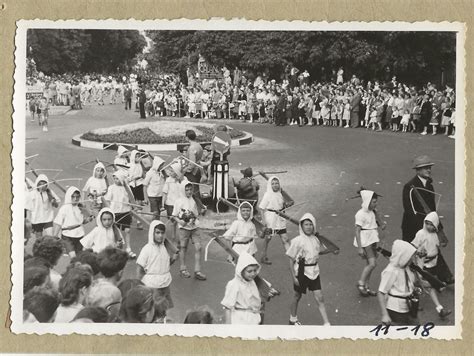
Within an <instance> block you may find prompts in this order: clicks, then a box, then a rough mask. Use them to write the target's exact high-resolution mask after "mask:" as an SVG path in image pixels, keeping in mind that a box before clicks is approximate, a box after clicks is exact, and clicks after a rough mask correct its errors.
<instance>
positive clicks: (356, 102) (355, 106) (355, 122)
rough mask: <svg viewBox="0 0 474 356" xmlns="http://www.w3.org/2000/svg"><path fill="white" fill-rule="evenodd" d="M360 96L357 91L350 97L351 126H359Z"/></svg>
mask: <svg viewBox="0 0 474 356" xmlns="http://www.w3.org/2000/svg"><path fill="white" fill-rule="evenodd" d="M360 102H361V96H360V94H359V92H358V91H356V92H355V93H354V95H353V96H352V98H351V103H350V104H351V127H359V106H360Z"/></svg>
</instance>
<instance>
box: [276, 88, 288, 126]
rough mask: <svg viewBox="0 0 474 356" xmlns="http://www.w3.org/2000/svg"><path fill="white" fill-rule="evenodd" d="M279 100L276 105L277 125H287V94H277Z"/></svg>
mask: <svg viewBox="0 0 474 356" xmlns="http://www.w3.org/2000/svg"><path fill="white" fill-rule="evenodd" d="M277 96H278V100H277V102H276V105H275V112H274V116H275V125H276V126H285V124H286V96H285V95H280V94H277Z"/></svg>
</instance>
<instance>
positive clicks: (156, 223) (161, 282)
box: [137, 220, 178, 309]
mask: <svg viewBox="0 0 474 356" xmlns="http://www.w3.org/2000/svg"><path fill="white" fill-rule="evenodd" d="M165 231H166V228H165V224H164V223H163V222H161V221H160V220H153V221H152V222H151V223H150V227H149V229H148V243H147V244H146V245H145V246H143V248H142V250H141V251H140V254H139V255H138V258H137V277H138V279H140V280H141V281H142V282H143V283H144V284H145V286H147V287H149V288H152V289H153V296H154V298H155V301H156V302H159V300H160V299H161V298H165V299H166V302H167V305H166V309H169V308H172V307H173V300H172V299H171V294H170V285H171V281H172V278H171V273H170V266H171V264H172V263H173V262H174V261H175V260H176V259H177V257H178V256H177V254H176V255H174V256H173V257H172V258H170V255H169V253H168V251H167V250H166V247H165V243H164V241H165Z"/></svg>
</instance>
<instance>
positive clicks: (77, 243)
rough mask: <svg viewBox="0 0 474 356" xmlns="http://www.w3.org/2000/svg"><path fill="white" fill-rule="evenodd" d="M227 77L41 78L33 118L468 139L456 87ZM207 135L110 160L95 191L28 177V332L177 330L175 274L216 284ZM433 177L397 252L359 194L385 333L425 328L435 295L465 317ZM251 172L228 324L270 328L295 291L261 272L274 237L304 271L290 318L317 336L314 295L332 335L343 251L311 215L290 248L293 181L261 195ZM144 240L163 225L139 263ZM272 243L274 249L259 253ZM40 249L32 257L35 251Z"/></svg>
mask: <svg viewBox="0 0 474 356" xmlns="http://www.w3.org/2000/svg"><path fill="white" fill-rule="evenodd" d="M221 74H222V75H221V76H220V77H219V78H217V79H203V78H199V73H198V74H195V73H194V74H193V73H191V72H190V71H188V78H187V83H186V84H185V83H184V82H183V81H181V80H180V78H179V77H178V76H176V75H146V74H143V73H142V74H139V75H136V74H120V75H113V76H103V75H100V74H70V75H69V74H66V75H53V76H50V77H48V76H41V77H39V76H36V77H34V78H28V85H29V86H32V87H35V88H41V89H39V90H40V91H42V93H41V94H40V95H39V96H32V97H31V99H30V100H29V103H28V105H29V111H30V112H31V119H32V121H35V117H36V118H38V122H39V124H40V125H42V126H43V130H44V131H47V130H48V126H47V120H48V111H49V110H50V108H51V107H52V106H71V108H72V109H75V110H81V109H82V108H83V106H84V105H100V106H102V105H113V104H120V105H123V106H124V109H125V110H136V111H138V112H140V117H141V118H143V119H146V118H147V117H153V116H170V117H186V118H189V119H190V120H192V119H194V118H199V119H231V120H242V121H248V122H249V123H262V124H264V123H267V124H274V125H277V126H286V125H289V126H294V125H298V126H332V127H338V128H357V127H364V128H366V129H370V130H373V131H382V130H392V131H394V132H401V133H407V132H416V133H420V134H421V135H426V134H428V133H430V134H432V135H436V134H438V133H443V134H445V135H450V137H454V131H455V92H454V90H453V89H451V88H449V87H446V88H445V89H438V88H437V87H436V86H435V85H434V84H431V83H427V84H426V85H425V86H423V87H422V88H416V87H415V86H408V85H405V84H403V83H399V82H398V81H397V78H396V77H393V78H392V80H391V81H388V82H384V83H382V82H379V81H373V82H371V81H361V80H360V79H359V78H357V76H356V75H352V77H350V78H349V79H345V77H344V70H343V69H342V68H340V69H339V70H338V71H337V72H336V73H335V77H334V78H332V80H329V81H312V80H311V77H310V74H309V73H308V72H307V71H303V72H302V73H300V72H299V70H298V69H297V68H295V67H293V66H289V67H288V68H287V70H286V71H285V74H284V75H283V76H282V78H281V79H280V80H279V81H276V80H269V79H267V78H266V77H265V76H264V75H256V76H250V75H248V74H246V73H245V72H243V71H241V70H240V69H238V68H236V69H235V70H234V71H233V73H232V74H231V72H230V70H228V69H227V68H223V69H222V73H221ZM222 127H224V130H225V125H221V128H222ZM439 129H443V131H442V132H441V131H440V130H439ZM195 139H196V134H195V132H194V131H192V130H188V131H187V132H186V140H187V142H188V143H189V146H188V147H187V149H186V150H185V151H184V152H183V153H182V155H181V156H180V157H179V158H178V159H177V160H173V161H171V162H166V161H165V160H164V159H163V158H161V157H160V156H159V155H152V154H150V153H148V152H144V151H138V150H134V149H132V150H130V149H128V148H126V147H124V146H119V147H118V151H117V156H116V158H115V160H114V162H113V163H112V162H111V163H107V162H99V161H96V162H94V166H93V167H91V176H90V178H89V179H88V180H87V183H86V184H85V186H84V187H83V188H82V189H79V188H77V187H74V186H70V187H69V188H68V189H64V188H63V187H62V186H61V185H60V184H59V182H58V181H54V180H53V181H50V180H49V179H48V177H47V176H46V175H45V174H42V173H41V169H38V170H37V171H35V170H34V169H32V170H31V171H32V173H33V174H34V175H35V177H36V179H35V181H34V182H33V181H32V180H30V179H28V178H26V180H25V196H26V199H25V261H24V279H23V291H24V322H55V323H69V322H89V323H90V322H93V323H108V322H125V323H128V322H131V323H165V322H167V310H168V309H170V308H173V307H174V303H173V299H172V292H171V291H172V281H173V277H172V275H171V272H170V271H171V265H172V264H173V263H175V262H177V263H179V274H178V276H179V278H183V279H188V278H191V277H193V278H194V279H196V280H198V281H201V282H203V284H202V285H205V284H206V283H209V282H206V281H207V276H206V275H205V274H204V272H203V263H202V259H203V242H202V234H203V233H205V232H204V231H201V229H200V227H199V219H200V217H202V216H205V215H206V211H207V207H206V206H205V205H204V203H203V201H201V195H200V190H199V186H200V185H201V184H205V183H209V179H212V178H211V177H212V167H213V160H214V159H215V157H214V152H212V151H210V149H208V148H203V147H202V146H201V145H200V144H199V143H197V142H196V141H195ZM433 165H434V163H433V162H432V161H431V160H430V159H429V157H427V156H420V157H417V158H416V159H415V160H414V162H413V167H412V168H413V169H414V170H415V171H416V175H415V177H414V178H413V180H412V181H410V182H408V183H407V184H406V185H405V188H404V190H403V210H404V215H403V222H402V235H403V239H402V240H395V242H394V243H393V246H392V251H391V252H390V251H387V250H383V249H380V248H379V246H378V243H379V242H380V240H381V235H382V231H383V230H384V229H385V227H386V222H385V221H383V219H382V218H381V216H380V215H379V214H378V212H377V204H378V198H379V197H380V196H379V194H377V193H376V192H374V191H372V190H369V189H361V190H360V191H359V192H358V195H357V197H358V198H360V199H361V208H360V210H358V211H357V212H355V230H354V236H355V237H354V241H353V245H354V247H355V252H354V255H356V254H358V255H359V256H360V257H361V258H362V265H363V266H362V271H361V274H360V276H354V280H356V278H358V280H357V282H355V283H354V284H355V288H357V290H358V293H360V295H361V296H364V297H368V298H369V297H377V302H374V303H375V304H379V305H380V310H381V318H380V320H381V322H383V323H385V324H390V323H393V324H401V325H412V324H416V323H419V321H418V319H417V312H418V308H419V306H418V302H419V299H420V297H421V295H422V294H423V293H425V294H426V295H428V296H429V297H430V299H431V300H432V302H433V304H434V307H435V308H436V312H437V313H438V315H439V317H440V318H446V317H447V316H448V315H449V314H450V313H451V311H450V310H448V309H447V308H444V307H443V306H442V305H441V303H440V301H439V298H438V294H439V293H440V292H441V291H443V290H445V289H446V287H447V286H448V285H452V284H453V283H454V278H453V275H452V274H451V272H450V270H449V268H448V266H447V265H446V263H445V261H444V259H443V257H442V254H441V249H440V247H442V246H443V245H444V243H445V241H444V240H442V239H441V238H440V236H441V235H440V234H441V233H442V231H443V226H442V224H441V222H440V219H439V216H438V215H437V212H436V204H435V198H434V197H435V192H434V188H433V186H432V184H431V182H432V178H431V167H432V166H433ZM242 174H243V177H242V178H241V179H240V180H239V181H238V182H237V183H235V188H236V191H237V195H236V196H237V198H238V200H237V206H236V208H237V209H236V212H235V216H234V221H233V222H232V224H231V225H230V226H229V227H228V228H227V229H226V231H225V232H223V233H222V236H220V237H219V238H222V239H223V241H224V242H223V246H224V247H225V249H226V251H230V252H229V253H230V256H229V262H230V263H233V264H234V265H235V277H234V278H233V279H232V280H230V281H229V282H228V283H227V285H225V286H224V285H223V286H222V293H221V295H220V296H218V297H219V298H222V300H221V305H222V307H223V308H224V310H225V322H226V323H233V324H254V325H257V324H263V323H264V309H265V303H267V302H268V301H269V300H270V299H271V298H272V297H274V296H276V295H278V294H279V292H278V291H277V290H276V289H274V286H273V285H272V284H271V283H270V282H269V281H267V280H265V279H263V277H261V276H260V271H261V264H265V265H268V266H270V265H271V264H272V261H270V259H269V258H268V256H267V249H268V246H269V244H270V243H271V241H272V240H273V241H274V240H280V241H281V242H282V246H283V249H284V252H283V253H282V256H281V258H285V256H286V258H287V259H289V263H290V274H289V276H288V278H291V282H290V283H291V284H292V288H293V292H294V293H293V295H292V298H291V300H290V301H288V304H289V311H290V313H289V314H290V315H289V320H285V321H284V323H288V324H289V325H301V322H300V321H299V319H298V317H297V311H298V305H299V302H300V300H301V298H302V297H303V294H306V292H307V291H310V294H311V295H312V297H313V298H314V300H315V301H316V306H317V309H318V312H319V313H320V316H321V318H322V321H323V323H324V325H326V326H329V325H331V324H330V320H329V319H330V315H328V312H327V310H326V307H325V302H324V297H323V293H322V285H323V284H322V282H324V281H325V280H324V278H320V274H321V273H323V274H324V270H323V269H321V270H320V263H319V262H320V258H321V256H322V255H324V254H327V253H331V252H332V253H335V248H334V247H333V244H331V243H330V242H328V241H325V240H324V238H323V237H322V236H320V235H319V234H318V225H317V220H316V218H315V217H314V216H313V215H312V214H310V213H305V214H303V215H302V216H301V217H300V219H297V220H295V221H292V223H294V224H295V225H297V227H298V234H297V236H289V231H288V229H287V223H288V221H289V219H287V218H286V217H285V215H284V214H282V213H283V212H284V211H285V209H287V208H288V207H289V206H291V205H292V204H294V201H291V199H289V198H288V193H287V192H286V191H285V190H284V188H283V187H282V186H281V183H280V180H279V178H278V177H277V176H271V177H267V178H268V179H267V185H266V187H264V188H262V189H261V188H260V185H259V184H258V183H257V181H256V180H255V175H254V174H253V171H252V169H251V167H248V168H247V169H245V170H242ZM58 189H59V190H61V191H62V193H64V196H63V199H61V198H60V197H59V195H58ZM290 221H291V219H290ZM142 229H148V233H147V242H146V244H145V245H144V246H143V247H142V248H141V250H140V251H136V252H137V253H135V252H134V251H132V248H131V243H130V241H131V240H132V239H133V238H134V235H135V231H137V230H142ZM86 231H87V232H86ZM260 239H263V242H262V244H263V251H261V252H260V251H258V248H257V243H256V241H259V240H260ZM219 241H220V240H219ZM27 245H32V249H31V252H30V251H29V249H28V250H27V249H26V246H27ZM191 246H192V249H193V250H194V266H193V269H192V271H191V272H190V268H188V266H187V263H186V260H187V255H188V247H191ZM380 253H382V254H384V255H386V256H389V258H390V260H389V263H388V265H387V267H386V268H385V269H384V270H383V272H382V274H381V281H380V284H379V286H378V288H376V289H373V287H371V285H370V279H371V275H372V272H373V270H374V268H375V266H376V264H377V260H378V255H379V254H380ZM233 254H236V255H233ZM61 258H68V259H70V263H69V265H68V266H67V269H66V271H65V272H64V273H63V274H62V275H61V274H59V273H58V272H57V271H56V269H55V267H56V266H57V264H58V262H59V260H60V259H61ZM127 263H134V264H135V269H136V271H135V278H132V279H123V278H122V275H123V271H124V268H125V266H126V265H127ZM270 268H271V267H270ZM179 292H180V291H178V290H174V291H173V293H179ZM195 292H196V293H199V289H197V290H196V291H195ZM331 297H334V296H331ZM374 300H375V299H374ZM174 322H185V323H212V322H216V320H214V315H213V313H212V312H210V311H208V310H195V311H192V312H190V313H189V314H188V315H187V316H186V319H185V320H183V321H174Z"/></svg>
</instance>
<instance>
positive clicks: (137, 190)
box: [130, 184, 145, 201]
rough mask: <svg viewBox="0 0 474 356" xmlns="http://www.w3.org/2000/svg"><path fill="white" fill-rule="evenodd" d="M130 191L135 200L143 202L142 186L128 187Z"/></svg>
mask: <svg viewBox="0 0 474 356" xmlns="http://www.w3.org/2000/svg"><path fill="white" fill-rule="evenodd" d="M130 190H131V191H132V194H133V197H134V198H135V200H139V201H143V200H145V194H144V193H143V184H140V185H137V186H136V187H130Z"/></svg>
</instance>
